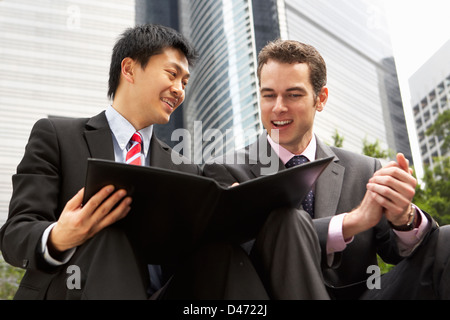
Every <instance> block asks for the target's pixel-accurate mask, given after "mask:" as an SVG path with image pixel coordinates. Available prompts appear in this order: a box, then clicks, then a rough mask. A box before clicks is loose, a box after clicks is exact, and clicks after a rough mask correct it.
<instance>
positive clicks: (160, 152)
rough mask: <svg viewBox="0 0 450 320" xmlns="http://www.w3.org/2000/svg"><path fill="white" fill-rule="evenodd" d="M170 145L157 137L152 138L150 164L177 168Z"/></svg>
mask: <svg viewBox="0 0 450 320" xmlns="http://www.w3.org/2000/svg"><path fill="white" fill-rule="evenodd" d="M170 150H171V149H170V148H169V146H167V145H166V144H165V143H163V142H162V141H160V140H159V139H158V138H156V137H155V134H154V133H153V135H152V139H151V140H150V166H152V167H159V168H165V169H173V170H176V167H175V165H174V163H173V161H172V156H171V152H170Z"/></svg>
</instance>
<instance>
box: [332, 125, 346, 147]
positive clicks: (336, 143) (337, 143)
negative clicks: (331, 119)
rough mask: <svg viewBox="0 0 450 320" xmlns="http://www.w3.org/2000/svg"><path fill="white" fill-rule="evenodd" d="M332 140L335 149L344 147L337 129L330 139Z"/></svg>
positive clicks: (342, 138)
mask: <svg viewBox="0 0 450 320" xmlns="http://www.w3.org/2000/svg"><path fill="white" fill-rule="evenodd" d="M332 138H333V140H334V146H335V147H337V148H342V147H343V146H344V137H343V136H341V135H340V134H339V133H338V131H337V129H336V130H335V132H334V136H333V137H332Z"/></svg>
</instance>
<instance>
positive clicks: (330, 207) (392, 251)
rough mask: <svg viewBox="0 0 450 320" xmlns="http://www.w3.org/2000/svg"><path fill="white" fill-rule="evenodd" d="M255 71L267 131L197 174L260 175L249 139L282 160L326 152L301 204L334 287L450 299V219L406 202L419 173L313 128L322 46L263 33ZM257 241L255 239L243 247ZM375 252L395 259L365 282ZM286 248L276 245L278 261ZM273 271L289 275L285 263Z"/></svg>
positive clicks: (323, 76) (320, 96)
mask: <svg viewBox="0 0 450 320" xmlns="http://www.w3.org/2000/svg"><path fill="white" fill-rule="evenodd" d="M258 78H259V85H260V93H261V95H260V96H261V98H260V99H261V101H260V107H261V120H262V123H263V125H264V128H265V129H266V132H264V133H263V134H262V135H261V136H260V137H259V139H258V141H257V142H255V143H254V144H253V145H250V146H248V147H247V148H245V149H244V150H240V151H238V153H239V154H245V156H246V159H245V160H246V162H245V164H228V163H226V164H208V165H206V166H205V167H204V169H203V170H204V174H206V175H208V176H210V177H213V178H215V179H216V180H218V181H219V182H221V183H223V184H226V185H232V184H233V183H236V182H244V181H246V180H249V179H254V178H257V177H259V176H260V175H261V169H262V168H263V167H264V163H262V161H261V158H258V159H255V158H254V155H252V152H251V150H254V149H255V145H258V146H262V145H266V146H267V149H268V150H270V151H271V152H272V153H274V154H276V155H277V161H279V163H278V167H279V168H280V170H283V169H284V168H287V167H290V166H292V165H297V164H300V163H302V160H301V159H304V160H303V161H314V160H316V159H320V158H326V157H333V158H334V159H333V162H332V163H331V164H330V165H329V166H328V167H327V168H326V169H325V170H324V172H323V173H322V175H321V176H320V177H319V178H318V179H317V181H316V183H315V185H314V187H313V189H312V190H311V192H310V196H308V197H307V198H306V199H305V201H304V203H303V204H302V207H301V208H300V210H299V211H300V212H305V211H307V212H308V213H309V215H310V216H311V217H312V218H313V223H314V227H315V229H316V232H317V234H318V236H319V242H320V247H321V253H322V259H321V261H322V271H323V275H324V283H325V285H326V286H327V289H328V292H329V293H330V295H331V297H332V298H334V299H358V298H362V297H363V298H366V299H439V298H441V299H448V298H449V296H450V290H449V289H448V288H450V270H449V269H450V268H449V263H448V261H449V260H448V259H449V255H450V250H449V249H448V247H445V246H444V245H443V244H444V243H445V242H446V241H449V240H448V239H449V238H450V235H449V231H450V228H438V226H437V225H436V223H435V221H434V220H433V219H432V218H431V217H430V216H429V215H428V214H427V213H425V212H423V211H421V210H420V209H419V208H417V207H416V206H414V205H413V204H412V199H413V197H414V194H415V186H416V179H415V178H414V177H413V176H412V174H411V172H410V169H409V168H408V161H407V160H406V159H405V157H404V156H403V155H402V154H398V155H397V162H391V163H389V164H388V165H386V166H385V167H384V168H381V164H380V161H379V160H377V159H374V158H370V157H366V156H362V155H358V154H355V153H352V152H349V151H346V150H343V149H340V148H335V147H330V146H327V145H326V144H325V143H323V142H322V141H321V140H320V138H319V137H317V136H316V135H315V134H314V129H313V125H314V118H315V116H316V114H317V112H322V111H324V108H325V105H326V102H327V99H328V88H327V87H326V84H327V69H326V64H325V61H324V59H323V58H322V56H321V55H320V53H319V52H318V51H317V50H316V49H315V48H314V47H312V46H310V45H307V44H304V43H300V42H298V41H292V40H277V41H273V42H270V43H268V44H267V45H266V46H265V47H264V48H263V49H262V50H261V52H260V53H259V56H258ZM230 158H233V157H230ZM292 241H296V239H288V238H287V239H286V240H285V241H284V244H283V246H282V247H283V248H288V247H290V246H292V245H293V246H294V247H295V246H297V247H298V248H302V245H303V243H302V242H301V241H297V243H294V244H292V243H291V242H292ZM258 249H259V248H258V239H256V242H255V245H254V246H253V247H252V249H251V250H252V251H251V252H250V255H252V254H253V252H254V251H255V250H258ZM298 251H299V250H298ZM286 252H287V251H286ZM377 254H378V255H379V256H380V257H381V258H382V259H384V260H385V261H386V262H388V263H391V264H398V265H397V267H396V268H394V270H392V271H391V272H389V273H388V274H386V275H385V276H383V277H382V278H381V287H380V289H379V290H368V286H367V279H368V277H369V274H368V273H367V272H368V271H367V270H368V268H369V267H371V266H374V265H375V266H376V265H377ZM287 256H289V261H290V262H291V263H294V262H295V261H297V260H298V261H300V260H301V258H302V256H301V255H299V254H298V253H297V252H296V251H295V250H292V251H289V255H287ZM285 258H286V257H283V255H280V256H279V257H278V258H277V259H276V261H278V263H280V262H281V261H283V259H285ZM425 261H426V262H427V263H424V262H425ZM273 266H276V263H274V264H273ZM273 269H276V268H273ZM289 270H290V272H294V273H295V272H299V273H301V271H295V270H301V265H300V264H298V265H293V267H292V268H290V269H289ZM278 272H279V273H280V274H283V275H284V277H285V278H289V276H291V275H289V274H288V272H286V271H285V270H283V269H279V270H278ZM292 283H293V282H286V283H285V287H289V286H292Z"/></svg>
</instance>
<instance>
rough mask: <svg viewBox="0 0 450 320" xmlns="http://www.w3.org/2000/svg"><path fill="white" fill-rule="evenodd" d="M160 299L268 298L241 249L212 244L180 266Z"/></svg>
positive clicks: (228, 245)
mask: <svg viewBox="0 0 450 320" xmlns="http://www.w3.org/2000/svg"><path fill="white" fill-rule="evenodd" d="M158 299H162V300H166V299H167V300H169V299H171V300H173V299H194V300H196V299H203V300H205V299H209V300H229V299H235V300H264V299H268V296H267V293H266V291H265V289H264V287H263V285H262V283H261V280H260V279H259V276H258V274H257V273H256V271H255V269H254V268H253V265H252V263H251V261H250V259H249V257H248V256H247V254H246V253H245V252H244V251H243V250H242V248H241V247H239V246H234V245H230V244H210V245H206V246H204V247H202V248H201V249H200V250H198V251H197V252H195V254H193V255H192V256H191V257H189V258H188V259H187V260H186V261H185V262H184V263H182V264H180V265H179V266H178V269H177V270H175V273H174V275H173V277H172V279H171V280H169V282H168V284H167V285H166V286H165V287H164V288H163V290H162V291H161V293H160V295H159V297H158Z"/></svg>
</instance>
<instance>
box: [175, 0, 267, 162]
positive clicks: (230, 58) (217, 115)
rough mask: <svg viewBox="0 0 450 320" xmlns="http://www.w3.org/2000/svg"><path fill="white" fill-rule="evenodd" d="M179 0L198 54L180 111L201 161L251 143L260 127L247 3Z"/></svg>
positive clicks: (238, 0) (249, 5)
mask: <svg viewBox="0 0 450 320" xmlns="http://www.w3.org/2000/svg"><path fill="white" fill-rule="evenodd" d="M179 5H180V12H181V15H180V18H181V30H182V32H183V34H185V35H186V36H187V37H188V38H189V39H190V40H191V42H192V43H193V45H194V46H195V47H196V48H197V50H198V52H199V54H200V58H199V61H198V62H197V64H196V67H195V69H194V70H193V72H192V76H191V79H190V81H189V86H188V89H187V91H186V100H185V102H184V106H183V112H184V120H185V126H186V128H188V129H189V131H190V132H191V137H190V138H191V142H192V144H191V145H192V150H191V153H192V156H193V160H194V161H195V162H196V163H202V162H204V161H206V160H207V159H208V158H211V157H215V156H218V155H220V154H222V153H223V151H226V150H232V149H233V148H240V147H243V146H244V145H245V144H248V143H249V142H253V141H254V140H255V139H256V136H257V134H258V133H259V132H260V129H261V125H260V118H259V108H258V89H257V80H256V50H255V36H254V35H255V32H254V22H253V15H252V14H251V13H252V2H251V1H250V0H222V1H208V0H192V1H179ZM208 130H209V131H208Z"/></svg>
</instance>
